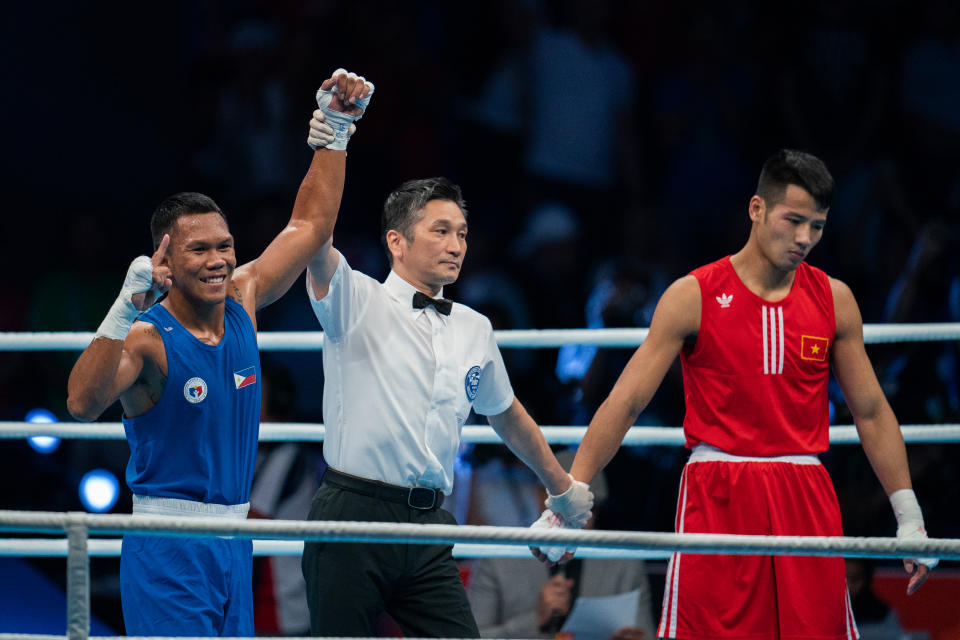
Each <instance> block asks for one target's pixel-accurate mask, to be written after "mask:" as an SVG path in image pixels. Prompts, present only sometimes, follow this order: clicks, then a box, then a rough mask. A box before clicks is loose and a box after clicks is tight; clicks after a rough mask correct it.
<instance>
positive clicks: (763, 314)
mask: <svg viewBox="0 0 960 640" xmlns="http://www.w3.org/2000/svg"><path fill="white" fill-rule="evenodd" d="M760 318H761V319H762V320H763V326H762V331H761V332H760V333H761V334H762V335H763V373H764V374H767V373H770V360H769V359H768V355H767V353H768V352H767V308H766V307H761V308H760Z"/></svg>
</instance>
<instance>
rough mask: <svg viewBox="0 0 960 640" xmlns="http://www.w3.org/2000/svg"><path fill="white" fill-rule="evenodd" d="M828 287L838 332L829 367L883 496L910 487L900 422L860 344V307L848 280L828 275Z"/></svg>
mask: <svg viewBox="0 0 960 640" xmlns="http://www.w3.org/2000/svg"><path fill="white" fill-rule="evenodd" d="M830 286H831V289H832V290H833V306H834V311H835V314H836V318H837V334H836V337H835V338H834V342H833V348H832V350H831V354H832V360H833V372H834V375H835V376H836V377H837V381H838V382H839V383H840V388H841V389H842V390H843V397H844V399H845V400H846V401H847V405H848V406H849V407H850V412H851V413H852V414H853V420H854V423H855V424H856V425H857V433H859V434H860V442H861V443H862V445H863V450H864V452H865V453H866V454H867V458H868V459H869V460H870V465H871V466H872V467H873V471H874V473H876V474H877V478H878V479H879V480H880V484H882V485H883V489H884V491H886V492H887V495H890V494H891V493H893V492H894V491H897V490H898V489H909V488H911V484H910V470H909V468H908V466H907V452H906V447H905V446H904V444H903V436H902V435H901V433H900V425H899V423H898V422H897V418H896V416H894V414H893V410H892V409H891V408H890V404H889V403H888V402H887V399H886V397H884V395H883V391H882V390H881V389H880V383H879V382H877V376H876V374H875V373H874V371H873V366H872V365H871V364H870V359H869V358H868V357H867V352H866V349H865V348H864V346H863V321H862V320H861V318H860V309H859V308H858V307H857V302H856V300H855V299H854V297H853V293H852V292H851V291H850V288H849V287H848V286H847V285H845V284H844V283H842V282H840V281H839V280H834V279H831V280H830Z"/></svg>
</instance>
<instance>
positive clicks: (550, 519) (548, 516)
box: [530, 509, 577, 562]
mask: <svg viewBox="0 0 960 640" xmlns="http://www.w3.org/2000/svg"><path fill="white" fill-rule="evenodd" d="M530 528H531V529H563V528H564V524H563V522H562V521H561V520H560V516H558V515H557V514H555V513H553V512H552V511H550V510H549V509H547V510H546V511H544V512H543V513H541V514H540V517H539V518H538V519H537V521H536V522H534V523H533V524H532V525H530ZM567 528H569V527H567ZM576 550H577V548H576V547H540V551H541V552H542V553H543V554H544V555H546V556H547V558H548V559H549V560H550V562H556V561H557V560H559V559H560V558H562V557H563V554H564V553H567V552H569V553H573V552H574V551H576Z"/></svg>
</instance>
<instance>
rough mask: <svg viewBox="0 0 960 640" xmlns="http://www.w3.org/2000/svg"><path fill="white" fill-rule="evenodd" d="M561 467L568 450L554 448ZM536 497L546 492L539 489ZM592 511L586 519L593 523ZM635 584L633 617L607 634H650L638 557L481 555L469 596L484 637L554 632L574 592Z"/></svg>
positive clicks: (639, 637)
mask: <svg viewBox="0 0 960 640" xmlns="http://www.w3.org/2000/svg"><path fill="white" fill-rule="evenodd" d="M557 459H558V460H559V461H560V463H561V464H562V465H563V467H564V468H565V469H569V468H570V464H571V463H572V462H573V451H572V450H567V451H562V452H560V453H559V454H557ZM591 488H592V489H593V493H594V501H595V506H596V510H597V511H600V510H601V509H602V506H603V502H604V501H605V500H606V498H607V495H608V494H607V483H606V481H605V480H604V477H603V474H602V473H600V474H598V475H597V477H596V479H595V480H594V483H593V485H591ZM538 492H539V493H540V494H541V495H539V497H538V499H537V502H539V503H542V502H543V500H544V499H545V498H546V496H545V495H542V491H540V490H539V489H538ZM596 520H597V518H596V516H595V517H594V518H591V520H590V522H589V523H587V525H586V527H585V528H587V529H592V528H594V525H595V523H596ZM633 590H638V591H639V592H640V598H639V606H638V608H637V614H636V621H635V624H634V625H633V626H630V627H625V628H622V629H619V630H618V631H617V632H616V633H614V634H613V635H612V636H610V640H653V638H654V637H655V635H654V623H653V613H652V609H651V596H650V582H649V580H648V579H647V573H646V568H645V566H644V562H643V560H639V559H628V560H623V559H609V560H607V559H595V558H591V559H585V560H581V559H574V560H571V561H570V562H568V563H567V564H565V565H558V566H555V567H548V566H547V565H545V564H543V563H541V562H538V561H537V560H535V559H533V558H483V559H481V560H479V561H477V563H476V564H475V565H474V568H473V571H472V572H471V576H470V582H469V590H468V597H469V598H470V606H471V607H472V608H473V614H474V616H475V617H476V619H477V625H478V626H479V627H480V635H481V637H484V638H553V637H555V635H556V633H557V632H558V631H560V629H561V627H562V626H563V623H564V622H565V621H566V619H567V617H568V616H569V614H570V611H571V610H572V608H573V605H574V603H575V602H576V599H577V597H578V596H607V595H616V594H621V593H626V592H629V591H633Z"/></svg>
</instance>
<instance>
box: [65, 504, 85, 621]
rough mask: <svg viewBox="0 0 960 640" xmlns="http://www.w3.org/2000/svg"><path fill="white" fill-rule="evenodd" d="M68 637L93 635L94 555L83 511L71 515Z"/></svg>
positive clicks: (69, 527) (69, 531)
mask: <svg viewBox="0 0 960 640" xmlns="http://www.w3.org/2000/svg"><path fill="white" fill-rule="evenodd" d="M66 528H67V638H68V640H87V638H88V637H89V636H90V555H89V552H88V550H87V533H88V532H87V525H86V523H85V521H84V516H83V514H69V515H68V516H67V527H66Z"/></svg>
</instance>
